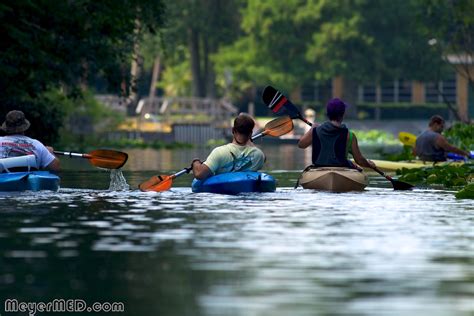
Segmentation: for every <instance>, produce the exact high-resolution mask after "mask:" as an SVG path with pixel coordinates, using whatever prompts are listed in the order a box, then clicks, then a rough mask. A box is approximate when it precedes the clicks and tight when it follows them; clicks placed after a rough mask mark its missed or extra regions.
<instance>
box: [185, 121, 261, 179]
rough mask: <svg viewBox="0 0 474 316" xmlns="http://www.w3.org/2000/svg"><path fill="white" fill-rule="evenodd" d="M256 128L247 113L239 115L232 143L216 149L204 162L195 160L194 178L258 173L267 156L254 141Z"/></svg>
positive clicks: (235, 123) (193, 166)
mask: <svg viewBox="0 0 474 316" xmlns="http://www.w3.org/2000/svg"><path fill="white" fill-rule="evenodd" d="M254 127H255V121H254V119H253V118H252V117H251V116H250V115H248V114H245V113H241V114H239V115H238V116H237V117H236V118H235V120H234V126H233V127H232V135H233V137H232V142H231V143H229V144H226V145H223V146H219V147H217V148H215V149H214V150H213V151H212V152H211V153H210V154H209V156H208V157H207V158H206V160H205V161H204V162H201V161H200V160H199V159H197V158H196V159H194V160H193V162H192V163H191V167H192V171H193V174H194V177H195V178H196V179H199V180H203V179H206V178H208V177H210V176H212V175H216V174H220V173H226V172H237V171H257V170H259V169H260V168H262V166H263V163H264V162H265V155H264V154H263V152H262V150H260V149H259V148H257V147H256V146H255V145H254V144H253V142H252V140H251V137H252V131H253V128H254Z"/></svg>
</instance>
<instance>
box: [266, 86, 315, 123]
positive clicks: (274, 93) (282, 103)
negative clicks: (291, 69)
mask: <svg viewBox="0 0 474 316" xmlns="http://www.w3.org/2000/svg"><path fill="white" fill-rule="evenodd" d="M262 100H263V103H265V104H266V105H267V106H268V107H269V108H270V110H272V112H273V113H275V114H277V115H282V114H288V115H289V116H290V117H291V118H293V119H296V118H297V119H300V120H302V121H303V122H305V123H306V124H308V125H309V126H313V124H312V123H311V122H310V121H308V120H307V119H305V118H304V117H303V115H301V112H300V111H299V110H298V108H297V107H296V106H295V105H294V104H293V103H291V101H290V100H288V98H287V97H285V96H284V95H283V94H282V93H281V92H280V91H278V90H277V89H275V88H273V87H272V86H267V87H265V89H263V93H262Z"/></svg>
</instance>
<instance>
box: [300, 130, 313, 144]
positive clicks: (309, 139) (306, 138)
mask: <svg viewBox="0 0 474 316" xmlns="http://www.w3.org/2000/svg"><path fill="white" fill-rule="evenodd" d="M313 128H314V127H311V128H310V130H309V131H307V132H306V133H305V134H304V135H303V136H302V137H301V138H300V140H299V142H298V147H299V148H307V147H308V146H310V145H311V144H312V143H313Z"/></svg>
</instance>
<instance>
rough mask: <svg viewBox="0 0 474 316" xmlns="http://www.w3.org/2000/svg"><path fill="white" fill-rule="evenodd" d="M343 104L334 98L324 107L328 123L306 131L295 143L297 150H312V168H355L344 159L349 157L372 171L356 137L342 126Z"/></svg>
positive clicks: (344, 108) (371, 166)
mask: <svg viewBox="0 0 474 316" xmlns="http://www.w3.org/2000/svg"><path fill="white" fill-rule="evenodd" d="M347 106H348V105H347V104H346V103H345V102H343V101H342V100H340V99H338V98H335V99H332V100H330V101H329V102H328V103H327V105H326V114H327V117H328V119H329V120H328V121H326V122H324V123H322V124H320V125H318V124H314V125H313V127H312V128H311V129H310V130H309V131H307V132H306V133H305V134H304V135H303V137H301V139H300V140H299V142H298V147H299V148H307V147H309V146H312V147H313V155H312V164H313V166H314V167H347V168H355V169H358V168H357V166H354V164H353V163H352V162H351V161H350V160H349V159H348V154H349V153H350V154H352V156H353V157H354V160H355V162H356V163H357V164H358V165H360V166H362V167H368V168H373V167H375V164H374V163H373V162H372V161H370V160H367V159H366V158H365V157H364V156H363V155H362V153H361V152H360V149H359V145H358V143H357V137H356V135H355V134H354V133H353V132H352V131H350V130H349V129H348V128H347V127H346V125H344V124H343V123H342V121H343V119H344V114H345V112H346V108H347Z"/></svg>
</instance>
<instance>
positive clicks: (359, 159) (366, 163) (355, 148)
mask: <svg viewBox="0 0 474 316" xmlns="http://www.w3.org/2000/svg"><path fill="white" fill-rule="evenodd" d="M353 136H354V138H353V139H352V147H351V149H352V156H354V160H355V162H356V163H357V164H358V165H360V166H362V167H366V168H374V167H375V164H374V163H373V162H372V161H370V160H367V159H365V157H364V156H362V153H361V152H360V149H359V144H358V143H357V137H356V135H355V134H353Z"/></svg>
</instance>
